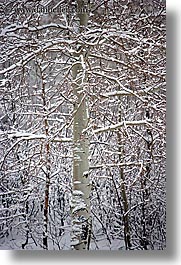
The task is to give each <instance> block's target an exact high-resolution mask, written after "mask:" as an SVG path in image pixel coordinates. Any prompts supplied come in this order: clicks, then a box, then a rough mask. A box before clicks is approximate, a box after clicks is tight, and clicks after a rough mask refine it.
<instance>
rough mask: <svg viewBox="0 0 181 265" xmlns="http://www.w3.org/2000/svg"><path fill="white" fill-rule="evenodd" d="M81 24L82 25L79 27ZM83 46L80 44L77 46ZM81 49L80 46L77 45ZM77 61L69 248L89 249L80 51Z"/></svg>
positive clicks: (86, 146) (85, 114)
mask: <svg viewBox="0 0 181 265" xmlns="http://www.w3.org/2000/svg"><path fill="white" fill-rule="evenodd" d="M77 2H78V9H79V10H81V9H82V8H83V7H84V5H85V3H84V1H77ZM78 16H79V19H80V30H82V29H83V26H86V25H87V20H88V15H87V14H86V13H81V12H80V14H78ZM81 27H82V28H81ZM81 48H83V47H81ZM80 50H82V49H80ZM75 59H76V61H77V63H76V64H74V66H73V68H72V76H73V89H74V95H75V98H76V100H75V105H74V128H73V134H74V136H73V138H74V149H73V155H74V161H73V192H72V203H71V212H72V237H71V246H72V248H73V249H76V250H82V249H89V243H90V233H91V218H90V190H91V188H90V179H89V162H88V153H89V139H88V137H87V134H86V133H85V132H84V129H86V127H87V123H88V110H87V104H86V94H85V91H84V84H85V74H86V73H85V72H86V69H85V67H86V66H85V55H84V52H83V51H81V52H77V53H75Z"/></svg>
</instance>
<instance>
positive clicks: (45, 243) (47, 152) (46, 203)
mask: <svg viewBox="0 0 181 265" xmlns="http://www.w3.org/2000/svg"><path fill="white" fill-rule="evenodd" d="M42 100H43V110H44V114H45V117H44V128H45V134H46V141H45V167H46V169H45V172H44V173H45V178H46V179H45V198H44V220H43V222H44V231H43V248H44V249H46V250H48V214H49V189H50V142H49V140H48V137H49V123H48V114H47V100H46V91H45V84H44V83H43V77H42Z"/></svg>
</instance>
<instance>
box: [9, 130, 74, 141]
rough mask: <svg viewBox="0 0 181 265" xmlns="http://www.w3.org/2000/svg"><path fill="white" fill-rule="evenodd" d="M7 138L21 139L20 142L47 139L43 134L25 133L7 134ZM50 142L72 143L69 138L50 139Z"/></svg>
mask: <svg viewBox="0 0 181 265" xmlns="http://www.w3.org/2000/svg"><path fill="white" fill-rule="evenodd" d="M9 138H21V140H44V139H47V136H46V135H45V134H33V133H26V132H14V133H10V134H9ZM48 140H50V142H72V139H71V138H51V137H49V139H48Z"/></svg>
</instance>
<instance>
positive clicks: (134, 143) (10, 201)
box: [0, 0, 166, 251]
mask: <svg viewBox="0 0 181 265" xmlns="http://www.w3.org/2000/svg"><path fill="white" fill-rule="evenodd" d="M0 25H1V27H0V249H21V250H120V251H121V250H163V249H165V247H166V1H165V0H95V1H93V0H91V1H87V0H76V1H73V0H67V1H65V0H29V1H28V0H1V2H0Z"/></svg>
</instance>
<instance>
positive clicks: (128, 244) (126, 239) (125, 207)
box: [118, 97, 131, 250]
mask: <svg viewBox="0 0 181 265" xmlns="http://www.w3.org/2000/svg"><path fill="white" fill-rule="evenodd" d="M119 102H120V106H119V122H122V113H121V97H119ZM122 138H123V137H122V135H121V132H118V144H119V160H120V163H123V162H124V161H123V157H124V147H123V142H122ZM120 182H121V197H122V202H123V224H124V242H125V248H126V250H127V249H130V247H131V238H130V227H129V217H128V214H127V211H128V209H129V208H128V199H127V194H126V187H125V177H124V170H123V168H122V167H120Z"/></svg>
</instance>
